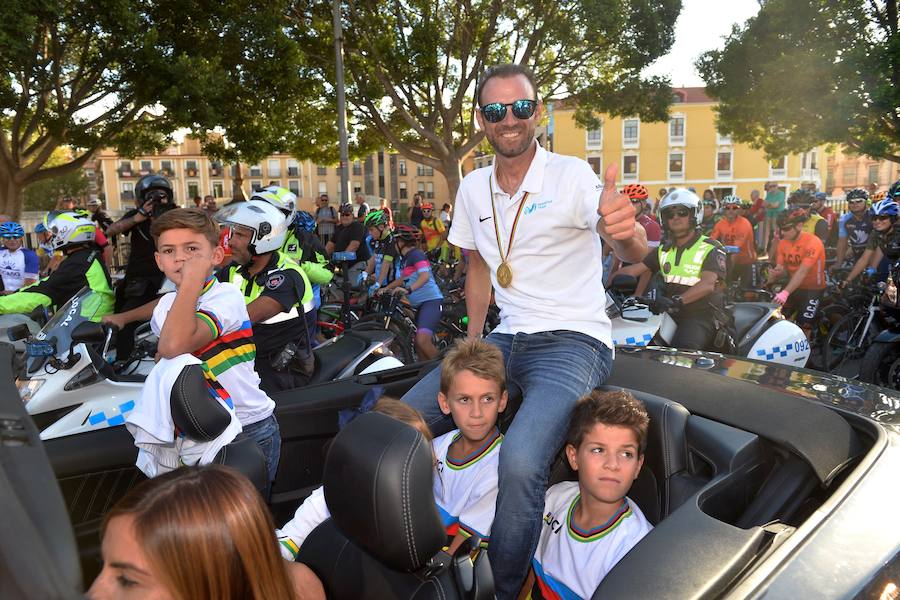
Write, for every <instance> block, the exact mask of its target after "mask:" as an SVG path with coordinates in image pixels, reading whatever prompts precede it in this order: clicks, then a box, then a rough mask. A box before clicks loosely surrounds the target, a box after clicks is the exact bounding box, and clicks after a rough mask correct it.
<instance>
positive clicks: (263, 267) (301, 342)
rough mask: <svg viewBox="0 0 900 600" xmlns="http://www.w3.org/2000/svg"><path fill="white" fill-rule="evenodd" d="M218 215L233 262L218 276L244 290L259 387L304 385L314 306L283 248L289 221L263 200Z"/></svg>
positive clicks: (306, 281)
mask: <svg viewBox="0 0 900 600" xmlns="http://www.w3.org/2000/svg"><path fill="white" fill-rule="evenodd" d="M216 219H217V220H219V221H220V222H221V223H222V224H223V225H224V226H226V227H229V228H230V229H231V235H230V237H229V245H230V247H231V252H232V257H233V259H234V261H235V262H234V263H232V264H231V265H229V266H227V267H226V268H224V269H222V270H221V271H219V274H218V278H219V280H220V281H225V282H229V283H233V284H235V285H237V286H238V287H239V288H240V289H241V291H242V292H244V298H245V299H246V301H247V303H248V306H247V312H248V313H249V315H250V321H251V322H252V323H253V338H254V341H255V342H256V372H257V373H258V374H259V377H260V379H261V380H262V384H261V387H262V389H263V390H264V391H265V392H266V393H268V394H272V393H274V392H278V391H282V390H288V389H293V388H297V387H302V386H304V385H306V384H307V383H308V382H309V378H310V376H311V375H312V373H313V370H314V366H315V361H314V359H313V354H312V346H313V343H312V335H313V332H312V331H311V330H310V328H309V324H308V321H307V318H306V315H307V314H309V313H312V315H313V317H314V316H315V307H314V305H313V294H312V286H311V285H310V282H309V279H308V278H307V276H306V274H305V273H304V271H303V269H302V268H301V267H300V265H298V264H297V263H296V262H295V261H293V260H291V259H290V258H289V257H288V256H287V255H286V254H285V253H284V252H282V251H281V247H282V246H283V244H284V240H285V238H286V237H287V228H288V221H287V220H286V219H285V217H284V215H283V214H282V213H281V211H279V210H278V209H277V208H275V207H274V206H272V205H271V204H269V203H267V202H264V201H261V200H250V201H248V202H241V203H238V204H233V205H231V206H228V207H226V208H223V209H221V210H220V211H219V213H218V214H217V215H216Z"/></svg>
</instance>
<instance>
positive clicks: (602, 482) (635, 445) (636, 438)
mask: <svg viewBox="0 0 900 600" xmlns="http://www.w3.org/2000/svg"><path fill="white" fill-rule="evenodd" d="M649 422H650V419H649V417H648V416H647V411H646V409H645V408H644V405H643V404H642V403H641V402H640V401H639V400H637V399H635V397H634V396H632V395H631V394H629V393H628V392H626V391H623V390H620V391H615V392H603V391H600V390H594V391H593V392H591V393H590V394H588V395H587V396H585V397H584V398H582V399H581V400H579V401H578V404H577V405H576V407H575V409H574V411H573V412H572V419H571V421H570V423H569V431H568V434H567V436H566V458H568V460H569V464H570V465H571V466H572V468H573V469H574V470H575V471H577V472H578V481H577V482H575V481H565V482H562V483H558V484H556V485H554V486H552V487H551V488H550V489H549V490H547V495H546V497H545V503H544V519H543V520H544V522H543V525H542V527H541V538H540V541H539V542H538V546H537V550H535V553H534V558H533V559H532V561H531V570H530V571H529V573H528V579H527V580H526V581H525V585H524V587H523V588H522V591H521V593H520V594H519V599H520V600H549V599H551V598H553V599H557V598H559V599H564V600H570V599H575V598H590V597H591V596H592V595H593V594H594V590H595V589H596V588H597V586H598V585H599V584H600V582H601V581H602V580H603V578H604V577H606V574H607V573H608V572H609V571H610V569H612V568H613V567H614V566H615V564H616V563H617V562H619V560H621V558H622V557H623V556H625V554H627V553H628V551H629V550H631V548H632V547H634V545H635V544H637V543H638V541H640V539H641V538H643V537H644V536H645V535H646V534H647V533H648V532H649V531H650V530H651V529H652V526H651V525H650V523H649V522H648V521H647V519H646V518H645V517H644V514H643V513H642V512H641V510H640V508H638V506H637V505H636V504H635V503H634V502H632V501H631V500H630V499H629V498H628V497H627V496H626V494H627V493H628V490H629V489H630V488H631V484H632V483H633V482H634V480H635V479H637V476H638V473H640V470H641V466H642V465H643V464H644V450H645V449H646V446H647V426H648V424H649Z"/></svg>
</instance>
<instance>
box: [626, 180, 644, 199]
mask: <svg viewBox="0 0 900 600" xmlns="http://www.w3.org/2000/svg"><path fill="white" fill-rule="evenodd" d="M622 193H623V194H625V195H626V196H628V198H629V199H631V200H646V199H647V198H649V197H650V192H648V191H647V188H646V187H644V186H642V185H641V184H639V183H629V184H628V185H626V186H625V187H623V188H622Z"/></svg>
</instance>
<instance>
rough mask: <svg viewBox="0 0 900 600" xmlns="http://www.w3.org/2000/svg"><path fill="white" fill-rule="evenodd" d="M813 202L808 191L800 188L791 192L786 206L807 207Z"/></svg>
mask: <svg viewBox="0 0 900 600" xmlns="http://www.w3.org/2000/svg"><path fill="white" fill-rule="evenodd" d="M813 200H815V198H814V197H813V195H812V193H811V192H810V191H809V190H805V189H803V188H800V189H797V190H794V191H793V192H791V195H790V197H788V204H790V205H794V206H802V207H808V206H809V205H810V204H812V203H813Z"/></svg>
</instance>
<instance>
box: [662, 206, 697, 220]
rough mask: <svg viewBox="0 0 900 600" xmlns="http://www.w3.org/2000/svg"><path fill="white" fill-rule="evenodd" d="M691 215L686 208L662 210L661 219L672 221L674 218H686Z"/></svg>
mask: <svg viewBox="0 0 900 600" xmlns="http://www.w3.org/2000/svg"><path fill="white" fill-rule="evenodd" d="M690 214H691V211H689V210H688V209H686V208H673V209H671V210H664V211H663V213H662V218H663V219H672V218H674V217H687V216H688V215H690Z"/></svg>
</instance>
